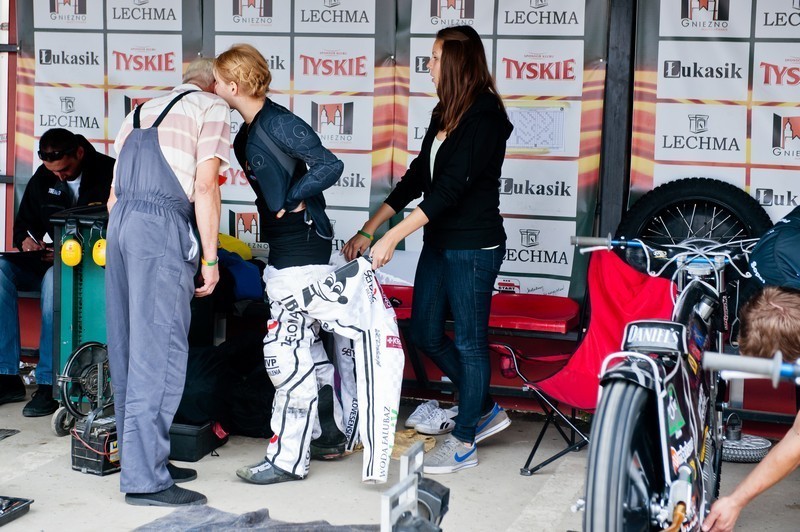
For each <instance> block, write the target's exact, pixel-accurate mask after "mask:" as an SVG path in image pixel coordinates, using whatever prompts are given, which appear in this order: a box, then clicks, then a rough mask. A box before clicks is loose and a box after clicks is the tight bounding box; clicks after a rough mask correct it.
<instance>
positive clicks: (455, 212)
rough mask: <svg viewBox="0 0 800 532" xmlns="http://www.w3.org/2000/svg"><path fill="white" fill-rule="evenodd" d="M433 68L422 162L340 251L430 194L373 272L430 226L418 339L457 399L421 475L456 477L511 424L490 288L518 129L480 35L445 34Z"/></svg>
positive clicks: (363, 245)
mask: <svg viewBox="0 0 800 532" xmlns="http://www.w3.org/2000/svg"><path fill="white" fill-rule="evenodd" d="M428 68H429V69H430V73H431V77H432V78H433V83H434V85H435V86H436V93H437V95H438V96H439V103H438V104H437V105H436V107H435V108H434V110H433V116H432V118H431V123H430V125H429V126H428V131H427V133H426V135H425V138H424V139H423V141H422V149H421V151H420V154H419V156H417V158H416V159H414V161H413V162H412V163H411V166H410V167H409V169H408V171H407V172H406V174H405V175H404V176H403V179H402V180H401V181H400V182H399V183H398V184H397V186H396V187H395V189H394V190H393V191H392V193H391V194H389V197H388V198H386V201H385V202H384V203H383V204H382V205H381V207H380V208H379V209H378V211H377V212H376V213H375V214H374V215H373V216H372V217H371V218H370V219H369V221H367V223H366V224H364V227H363V229H362V230H360V231H358V233H357V234H356V235H355V236H354V237H353V238H351V239H350V240H349V241H348V242H347V244H346V245H345V247H344V250H343V253H344V254H345V257H346V258H347V259H348V260H352V258H353V257H355V256H357V255H358V254H361V253H364V252H365V251H366V250H367V249H368V248H369V245H370V242H371V241H372V238H373V236H372V235H374V234H375V231H376V230H377V229H378V228H379V227H380V226H381V225H382V224H383V223H384V222H386V221H387V220H389V218H391V217H392V216H394V215H395V214H396V213H398V212H400V211H401V210H402V209H403V208H404V207H405V206H406V205H408V203H409V202H410V201H412V200H414V199H416V198H418V197H420V196H421V195H423V196H424V198H423V200H422V202H420V204H419V206H418V207H416V208H415V209H414V210H413V211H412V212H411V213H410V214H409V215H408V216H406V217H405V219H404V220H403V221H402V222H400V223H399V224H397V225H396V226H394V227H392V228H391V229H389V230H388V231H387V232H386V234H385V235H384V236H383V238H381V239H380V240H378V241H377V242H375V244H374V245H373V246H372V252H371V256H372V267H373V268H380V267H381V266H383V265H385V264H386V263H387V262H389V261H390V260H391V259H392V255H393V254H394V250H395V247H396V246H397V244H398V243H399V242H400V241H401V240H403V239H404V238H406V237H407V236H408V235H410V234H411V233H413V232H414V231H416V230H418V229H419V228H420V227H423V226H424V245H423V248H422V252H421V254H420V258H419V262H418V264H417V272H416V276H415V279H414V301H413V308H412V317H411V321H412V335H413V338H414V341H415V342H416V344H417V346H419V347H420V348H421V349H422V350H423V351H424V352H425V353H426V354H427V355H428V356H429V357H430V358H431V359H432V360H433V361H434V362H435V363H436V365H437V366H438V367H439V368H440V369H441V370H442V371H443V372H444V373H445V375H447V376H448V377H449V378H450V380H451V381H452V382H453V384H454V385H455V386H456V387H457V388H458V392H459V404H458V416H457V417H456V420H455V421H453V420H451V419H450V417H449V416H448V415H447V413H446V412H445V411H444V410H441V409H434V410H433V411H432V414H431V417H429V418H428V420H427V421H425V422H423V423H422V425H424V426H425V427H427V428H428V430H427V432H433V433H444V432H449V431H450V430H452V435H451V436H450V437H448V438H447V439H446V440H445V442H444V443H443V444H441V445H440V446H439V448H438V449H437V451H436V452H435V453H432V454H431V455H429V456H427V457H426V458H425V462H424V471H425V473H452V472H455V471H458V470H459V469H464V468H467V467H473V466H476V465H478V459H477V452H476V448H475V443H476V442H479V441H481V440H483V439H484V438H486V437H488V436H491V435H492V434H496V433H497V432H499V431H500V430H503V429H504V428H506V427H507V426H508V425H509V423H510V421H509V419H508V416H507V415H506V413H505V411H503V409H502V408H500V407H499V406H498V405H497V404H496V403H495V402H494V401H493V400H492V399H491V398H490V397H489V378H490V376H491V369H490V366H489V347H488V326H489V310H490V306H491V298H492V289H493V287H494V282H495V279H496V278H497V273H498V271H499V269H500V265H501V263H502V262H503V255H504V254H505V240H506V235H505V231H504V230H503V218H502V217H501V216H500V210H499V205H500V193H499V184H500V183H499V179H500V170H501V167H502V165H503V158H504V157H505V151H506V141H507V139H508V137H509V135H510V134H511V130H512V128H513V126H512V125H511V123H510V122H509V120H508V117H507V115H506V112H505V108H504V106H503V102H502V101H501V99H500V96H499V95H498V93H497V89H496V88H495V85H494V81H493V80H492V76H491V73H490V72H489V68H488V65H487V62H486V54H485V51H484V48H483V43H482V42H481V39H480V37H479V36H478V34H477V32H475V30H474V29H472V28H471V27H469V26H457V27H452V28H445V29H443V30H441V31H439V32H438V33H437V34H436V40H435V42H434V44H433V51H432V53H431V58H430V61H429V63H428ZM448 309H449V311H450V312H452V316H453V319H454V321H455V338H454V339H453V340H450V338H449V337H448V336H446V335H445V320H446V317H447V313H448ZM420 427H421V425H418V426H417V428H418V430H420Z"/></svg>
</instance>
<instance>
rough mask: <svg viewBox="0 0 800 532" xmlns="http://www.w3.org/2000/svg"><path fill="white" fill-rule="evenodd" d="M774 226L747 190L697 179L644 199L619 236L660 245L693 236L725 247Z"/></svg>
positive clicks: (632, 210) (673, 184) (625, 220)
mask: <svg viewBox="0 0 800 532" xmlns="http://www.w3.org/2000/svg"><path fill="white" fill-rule="evenodd" d="M770 227H772V222H771V221H770V219H769V216H768V215H767V213H766V211H764V208H763V207H761V205H759V204H758V202H757V201H756V200H755V199H753V198H752V197H751V196H750V195H749V194H747V193H746V192H745V191H743V190H742V189H740V188H738V187H735V186H733V185H731V184H730V183H725V182H723V181H718V180H716V179H708V178H701V177H693V178H688V179H679V180H677V181H671V182H669V183H665V184H663V185H661V186H659V187H656V188H655V189H653V190H651V191H650V192H648V193H647V194H645V195H644V196H642V197H641V198H640V199H639V201H637V202H636V203H634V204H633V206H632V207H631V208H630V210H628V212H626V213H625V215H624V216H623V218H622V221H621V222H620V224H619V227H618V228H617V236H618V237H620V236H624V237H626V238H627V239H629V240H630V239H632V238H640V239H642V240H645V241H647V242H651V243H653V244H659V245H665V244H679V243H681V242H683V241H684V240H687V239H689V238H703V239H706V240H713V241H715V242H720V243H726V242H730V241H731V240H739V239H742V238H756V237H759V236H761V235H762V234H763V233H764V232H765V231H767V230H768V229H769V228H770Z"/></svg>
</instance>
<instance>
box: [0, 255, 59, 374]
mask: <svg viewBox="0 0 800 532" xmlns="http://www.w3.org/2000/svg"><path fill="white" fill-rule="evenodd" d="M18 290H21V291H37V290H38V291H41V293H42V296H41V305H42V332H41V336H40V337H39V364H38V365H37V366H36V382H37V383H38V384H53V268H52V266H51V267H50V268H48V270H47V272H45V274H44V275H43V276H42V274H41V273H35V272H31V271H28V270H24V269H22V268H20V267H19V266H17V265H15V264H12V263H11V262H10V261H7V260H3V259H0V374H2V375H17V374H18V373H19V354H20V345H19V311H18V307H17V291H18Z"/></svg>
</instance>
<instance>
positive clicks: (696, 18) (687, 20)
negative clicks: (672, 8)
mask: <svg viewBox="0 0 800 532" xmlns="http://www.w3.org/2000/svg"><path fill="white" fill-rule="evenodd" d="M730 11H731V8H730V0H682V1H681V25H682V26H683V27H684V28H727V27H728V22H729V20H730Z"/></svg>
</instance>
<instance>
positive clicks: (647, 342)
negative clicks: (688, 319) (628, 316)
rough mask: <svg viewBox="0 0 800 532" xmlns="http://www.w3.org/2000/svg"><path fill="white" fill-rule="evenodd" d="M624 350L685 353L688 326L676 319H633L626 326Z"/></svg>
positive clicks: (623, 342) (623, 340) (623, 341)
mask: <svg viewBox="0 0 800 532" xmlns="http://www.w3.org/2000/svg"><path fill="white" fill-rule="evenodd" d="M622 350H623V351H635V352H637V353H653V352H656V353H685V352H686V328H685V327H684V326H683V324H681V323H676V322H674V321H663V320H642V321H632V322H630V323H629V324H627V325H626V326H625V336H624V337H623V338H622Z"/></svg>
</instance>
